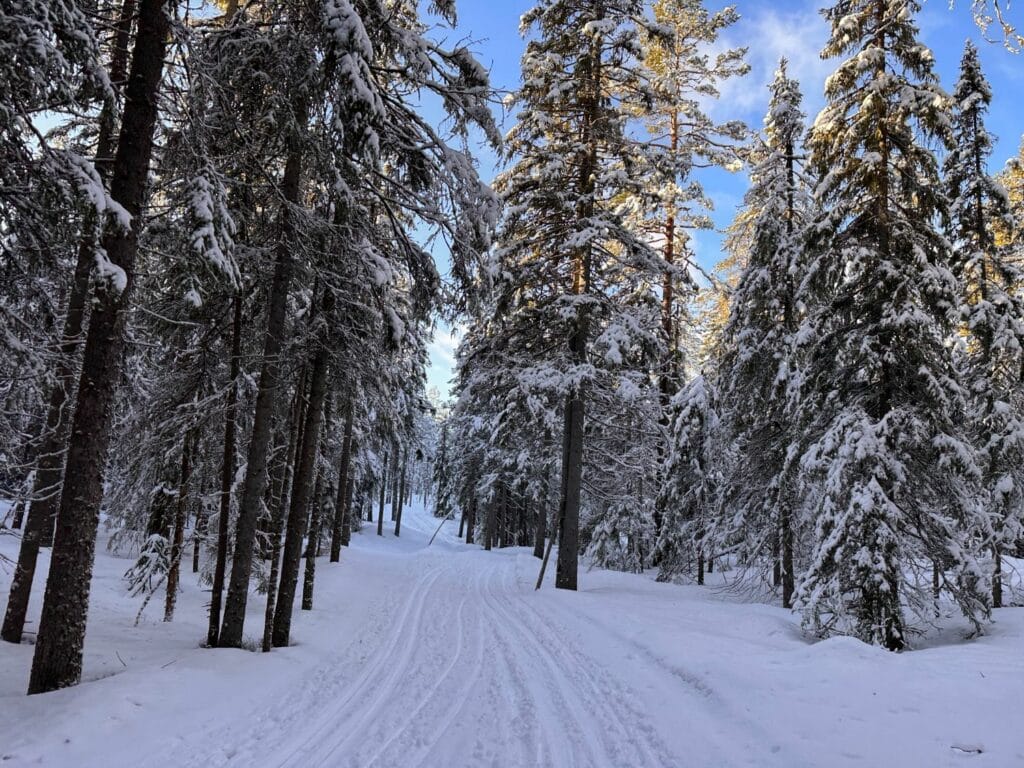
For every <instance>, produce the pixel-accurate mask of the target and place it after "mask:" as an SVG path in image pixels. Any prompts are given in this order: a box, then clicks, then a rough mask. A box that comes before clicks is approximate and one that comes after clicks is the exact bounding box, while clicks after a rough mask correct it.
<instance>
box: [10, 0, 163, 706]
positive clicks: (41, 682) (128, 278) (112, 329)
mask: <svg viewBox="0 0 1024 768" xmlns="http://www.w3.org/2000/svg"><path fill="white" fill-rule="evenodd" d="M166 11H167V4H166V3H165V2H164V0H141V2H140V4H139V13H138V27H137V30H138V31H137V32H136V37H135V49H134V52H133V55H132V65H131V75H130V77H129V79H128V85H127V88H126V90H125V104H124V111H123V118H122V124H121V134H120V139H119V141H118V146H117V155H116V157H115V159H114V168H113V175H112V180H111V185H110V195H111V197H112V198H113V199H114V200H116V201H117V202H119V203H120V204H121V206H122V207H123V208H124V210H125V211H126V212H127V213H128V214H129V215H130V216H131V217H132V218H131V227H130V229H127V230H126V229H124V228H122V227H121V226H118V225H116V224H114V223H113V222H110V225H109V226H107V227H106V229H105V232H104V236H103V249H104V251H105V252H106V255H107V259H108V260H109V262H110V264H111V265H112V266H113V267H114V268H115V269H116V270H118V272H117V274H116V275H114V276H111V279H109V280H108V281H107V284H106V285H104V286H102V287H99V288H98V289H97V292H96V295H95V298H94V301H93V307H92V312H93V315H92V319H91V321H90V323H89V333H88V336H87V338H86V342H85V352H84V356H83V361H82V375H81V379H80V382H79V389H78V401H77V405H76V408H75V414H74V417H73V420H72V427H71V435H72V438H71V443H70V445H69V449H68V457H67V466H66V469H65V482H64V486H63V488H62V492H61V502H60V512H59V513H58V516H57V530H56V536H55V538H54V543H53V556H52V558H51V566H50V573H51V574H52V578H49V579H47V583H46V592H45V595H44V597H43V609H42V617H41V619H40V622H39V633H38V636H37V639H36V647H35V655H34V657H33V660H32V673H31V676H30V679H29V687H28V690H29V693H43V692H45V691H52V690H55V689H57V688H64V687H66V686H69V685H75V684H77V683H78V682H79V680H80V679H81V676H82V645H83V641H84V639H85V621H86V615H87V613H88V610H89V582H90V579H91V576H92V564H93V558H94V555H95V550H96V528H97V525H98V524H99V510H100V503H101V501H102V499H103V470H104V465H105V464H106V461H107V453H108V448H109V444H110V426H111V421H112V416H113V413H112V405H113V401H114V397H115V394H116V391H117V387H118V382H119V379H120V377H121V365H122V358H123V356H124V343H125V339H124V330H125V322H126V319H127V311H128V308H129V302H130V299H131V292H132V285H133V283H134V278H135V275H134V271H135V257H136V253H137V251H138V235H139V230H140V229H141V220H142V208H143V203H144V199H145V194H146V179H147V176H148V173H149V162H150V158H151V156H152V150H153V131H154V128H155V126H156V118H157V94H158V91H159V87H160V79H161V77H162V75H163V66H164V54H165V52H166V49H167V41H168V39H169V32H170V23H169V19H168V17H167V13H166ZM121 278H123V285H120V286H118V285H115V284H114V282H115V280H117V281H120V279H121ZM117 288H121V290H117Z"/></svg>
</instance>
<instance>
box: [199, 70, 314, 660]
mask: <svg viewBox="0 0 1024 768" xmlns="http://www.w3.org/2000/svg"><path fill="white" fill-rule="evenodd" d="M300 93H301V89H300ZM294 112H295V121H296V123H297V124H298V125H300V126H304V125H305V124H306V122H307V120H308V117H309V105H308V104H307V103H306V102H305V97H304V96H302V95H300V96H298V97H297V102H296V104H295V109H294ZM302 156H303V151H302V147H301V146H298V145H297V143H296V144H293V146H291V147H290V148H289V151H288V159H287V161H286V163H285V169H284V178H283V180H282V184H281V195H282V197H283V198H284V202H283V204H282V206H281V214H280V221H281V232H280V235H279V238H278V242H277V253H276V263H275V266H274V277H273V280H272V282H271V285H270V298H269V310H268V313H267V328H266V336H265V338H264V344H263V360H262V366H261V369H260V384H259V390H258V392H257V394H256V408H255V412H254V415H253V426H252V437H251V438H250V440H249V452H248V461H247V466H246V473H245V484H244V486H243V488H242V498H241V501H240V502H239V505H238V523H237V525H236V528H235V556H234V559H233V561H232V563H231V581H230V584H229V585H228V596H227V601H226V603H225V606H224V625H223V626H222V627H221V632H220V639H219V644H220V645H221V646H222V647H230V648H239V647H241V645H242V632H243V630H244V627H245V606H246V603H247V602H248V600H249V577H250V575H251V574H252V560H253V545H254V544H255V542H256V527H257V523H258V520H259V513H260V507H261V506H262V501H263V493H264V491H265V490H266V487H267V453H268V451H269V448H270V433H271V427H272V425H273V420H274V410H275V404H276V402H277V400H278V398H279V394H278V390H279V388H280V383H281V382H280V378H281V349H282V345H283V340H284V333H285V327H286V323H287V304H288V293H289V290H290V288H291V282H292V272H293V261H294V256H293V254H292V241H293V239H294V229H295V222H294V220H293V219H294V217H293V215H292V213H291V207H292V206H293V205H297V204H298V202H299V192H300V189H301V186H302Z"/></svg>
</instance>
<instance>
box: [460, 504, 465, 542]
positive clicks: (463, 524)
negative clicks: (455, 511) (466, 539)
mask: <svg viewBox="0 0 1024 768" xmlns="http://www.w3.org/2000/svg"><path fill="white" fill-rule="evenodd" d="M465 531H466V510H462V514H461V515H460V516H459V538H460V539H461V538H462V537H463V535H464V534H465Z"/></svg>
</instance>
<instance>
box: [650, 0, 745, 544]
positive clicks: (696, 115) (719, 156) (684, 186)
mask: <svg viewBox="0 0 1024 768" xmlns="http://www.w3.org/2000/svg"><path fill="white" fill-rule="evenodd" d="M651 10H652V13H653V16H654V20H655V22H656V23H657V24H658V25H659V26H658V29H657V30H656V31H655V32H653V33H651V34H648V35H646V36H645V37H644V41H643V43H644V54H643V58H644V64H645V66H646V67H647V68H648V69H649V70H650V76H651V84H652V87H653V88H654V90H655V92H656V93H657V96H658V98H657V101H656V102H655V104H654V108H653V109H650V110H642V112H643V117H644V122H645V123H646V127H647V131H648V133H650V135H651V142H652V144H653V145H654V148H655V149H656V156H657V166H656V168H657V170H656V172H654V173H651V174H650V177H649V184H650V186H651V187H653V188H652V189H650V190H649V191H650V192H651V193H652V203H653V204H651V203H648V204H644V205H643V206H641V209H640V211H638V214H639V217H640V222H639V226H640V227H641V228H642V229H643V230H645V231H648V232H649V233H650V237H652V239H654V240H655V241H656V242H659V243H660V245H661V250H662V254H663V256H664V259H665V263H666V269H665V272H664V275H663V277H662V279H661V286H660V294H661V295H660V299H661V329H662V335H663V342H664V344H665V359H664V360H662V361H661V362H660V364H659V365H657V366H656V368H657V373H658V386H659V391H660V398H661V409H662V415H661V420H660V421H661V424H660V427H659V429H660V431H661V432H662V435H661V437H660V442H659V448H658V450H659V458H658V461H659V462H661V461H663V460H664V456H665V445H666V442H667V439H668V432H669V430H670V427H671V420H672V415H671V413H670V412H669V402H670V400H671V399H672V396H673V395H674V394H675V393H676V392H678V391H679V388H680V386H681V385H682V382H683V379H684V374H683V368H684V363H685V360H684V357H685V355H684V350H683V346H684V343H683V339H682V334H683V332H684V329H683V327H682V325H683V323H684V322H685V320H686V314H687V312H688V310H689V305H690V303H691V302H692V300H693V298H694V295H695V293H696V290H697V286H696V284H695V283H694V281H693V278H692V277H691V270H692V269H693V268H694V267H695V264H694V261H693V254H692V251H691V249H690V248H689V246H688V242H689V239H690V237H691V235H690V232H691V231H692V230H694V229H709V228H711V227H712V226H713V225H712V222H711V217H710V215H709V212H710V211H711V210H712V209H713V208H714V204H713V202H712V200H711V199H710V197H709V196H708V195H707V194H706V193H705V191H704V188H703V186H702V185H701V183H700V181H699V179H698V178H697V177H696V172H697V171H698V170H699V169H701V168H707V167H720V168H733V167H735V166H736V165H737V164H738V163H737V152H736V146H735V145H736V142H737V141H739V140H741V139H743V138H744V137H745V136H746V133H747V129H746V126H745V125H743V123H741V122H738V121H729V122H723V123H718V122H716V121H715V120H713V119H712V118H711V117H710V116H709V114H708V106H707V105H708V102H709V101H710V100H712V99H717V98H718V97H719V91H718V89H719V87H720V85H721V84H722V83H723V82H724V81H726V80H728V79H729V78H732V77H738V76H742V75H745V74H746V73H747V72H748V71H749V69H750V68H749V66H748V65H747V64H746V63H745V61H744V56H745V54H746V49H745V48H733V49H726V50H724V51H721V52H717V53H714V54H712V53H711V51H712V50H714V48H715V47H716V44H717V43H718V40H719V37H720V35H721V34H722V32H723V31H724V30H727V29H728V28H729V27H730V26H732V25H733V24H735V23H736V21H738V20H739V14H738V13H737V12H736V9H735V7H733V6H726V7H725V8H723V9H721V10H719V11H716V12H713V13H711V12H709V11H708V10H707V8H706V7H705V3H704V0H656V2H655V3H654V4H653V6H652V8H651ZM661 517H662V510H661V509H660V508H656V509H655V512H654V520H655V527H656V529H658V531H660V527H661ZM655 535H657V534H655Z"/></svg>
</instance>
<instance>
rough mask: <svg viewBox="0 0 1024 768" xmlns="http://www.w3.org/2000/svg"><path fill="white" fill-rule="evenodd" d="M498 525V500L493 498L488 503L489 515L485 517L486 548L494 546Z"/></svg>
mask: <svg viewBox="0 0 1024 768" xmlns="http://www.w3.org/2000/svg"><path fill="white" fill-rule="evenodd" d="M497 527H498V500H497V499H493V498H492V499H491V500H490V501H489V502H488V503H487V516H486V517H485V518H484V549H485V550H488V551H489V550H491V549H493V547H494V537H495V534H496V529H497Z"/></svg>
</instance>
